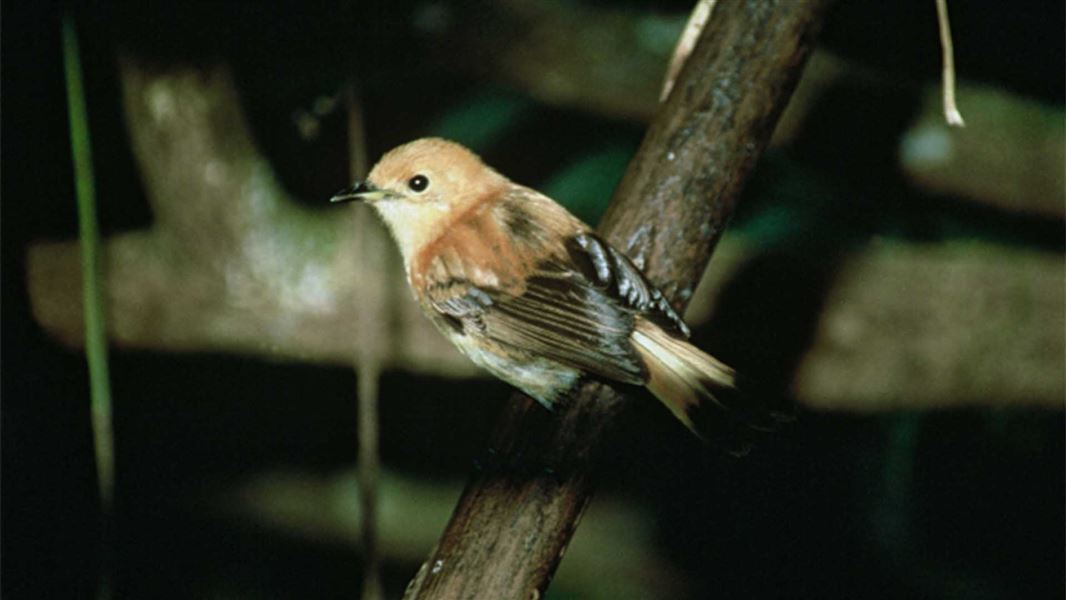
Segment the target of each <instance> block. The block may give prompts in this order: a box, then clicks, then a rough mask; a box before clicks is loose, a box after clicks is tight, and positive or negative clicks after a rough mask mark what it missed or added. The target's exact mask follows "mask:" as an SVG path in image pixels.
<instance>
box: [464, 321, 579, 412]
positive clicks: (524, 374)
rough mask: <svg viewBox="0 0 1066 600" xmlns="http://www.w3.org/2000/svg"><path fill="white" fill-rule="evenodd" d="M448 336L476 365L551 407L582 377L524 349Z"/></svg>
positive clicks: (577, 372) (471, 338) (576, 372)
mask: <svg viewBox="0 0 1066 600" xmlns="http://www.w3.org/2000/svg"><path fill="white" fill-rule="evenodd" d="M448 338H449V339H450V340H451V341H452V343H453V344H455V346H456V347H457V348H459V351H460V352H462V353H463V354H465V355H466V356H467V357H468V358H470V360H472V361H474V363H475V364H477V365H478V366H480V367H482V368H484V369H486V370H487V371H489V372H490V373H492V374H493V375H495V376H496V377H499V378H500V379H502V380H504V381H506V382H507V383H509V384H511V385H513V386H515V387H516V388H518V389H520V390H522V391H523V392H525V393H526V394H528V395H529V396H531V397H532V398H533V399H535V400H537V401H538V402H540V403H541V404H543V405H544V406H546V407H548V408H551V407H552V404H553V403H554V402H555V401H556V399H558V397H559V396H560V395H561V394H564V393H565V392H567V391H568V390H570V389H571V388H572V387H573V386H574V384H575V383H577V380H578V379H579V378H580V377H581V372H580V371H578V370H577V369H574V368H572V367H567V366H565V365H561V364H559V363H558V362H556V361H554V360H550V359H547V358H543V357H538V356H533V355H531V354H529V353H528V352H524V351H522V350H521V349H510V348H504V347H501V346H500V345H499V344H496V343H494V342H487V341H485V340H483V339H479V338H476V337H474V336H471V335H464V334H459V333H451V332H449V333H448Z"/></svg>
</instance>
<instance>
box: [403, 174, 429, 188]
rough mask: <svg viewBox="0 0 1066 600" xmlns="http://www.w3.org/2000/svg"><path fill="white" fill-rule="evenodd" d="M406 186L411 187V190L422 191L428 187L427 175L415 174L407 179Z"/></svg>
mask: <svg viewBox="0 0 1066 600" xmlns="http://www.w3.org/2000/svg"><path fill="white" fill-rule="evenodd" d="M407 187H409V188H411V191H412V192H424V191H426V188H428V187H429V177H426V176H425V175H415V176H414V177H412V178H410V179H408V180H407Z"/></svg>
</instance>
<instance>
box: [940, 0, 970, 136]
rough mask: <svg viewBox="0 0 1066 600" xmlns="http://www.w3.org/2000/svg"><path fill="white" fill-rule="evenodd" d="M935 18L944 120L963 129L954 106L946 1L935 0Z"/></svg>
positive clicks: (953, 78)
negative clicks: (937, 29) (942, 71)
mask: <svg viewBox="0 0 1066 600" xmlns="http://www.w3.org/2000/svg"><path fill="white" fill-rule="evenodd" d="M936 16H937V22H938V23H939V25H940V50H941V54H942V55H943V61H944V73H943V85H944V119H946V120H947V122H948V125H953V126H955V127H964V126H965V125H966V122H965V121H963V120H962V113H960V112H959V107H958V106H956V105H955V48H954V45H953V44H952V43H951V22H950V21H949V20H948V0H936Z"/></svg>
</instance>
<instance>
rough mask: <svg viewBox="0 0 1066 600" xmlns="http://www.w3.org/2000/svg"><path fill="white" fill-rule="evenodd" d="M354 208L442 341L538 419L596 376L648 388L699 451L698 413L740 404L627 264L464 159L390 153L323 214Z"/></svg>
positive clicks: (442, 153) (440, 149)
mask: <svg viewBox="0 0 1066 600" xmlns="http://www.w3.org/2000/svg"><path fill="white" fill-rule="evenodd" d="M351 200H359V201H363V202H367V203H369V204H370V205H371V206H373V207H374V208H375V209H376V210H377V212H378V214H380V215H381V217H382V219H384V221H385V223H386V224H387V225H388V227H389V229H390V230H391V231H392V235H393V237H394V238H395V239H396V243H397V244H398V245H399V247H400V252H401V254H402V255H403V261H404V265H405V267H406V269H407V281H408V282H409V283H410V285H411V289H412V290H413V291H414V294H415V297H416V299H417V300H418V302H419V304H420V305H421V306H422V310H423V311H424V312H425V313H426V315H427V316H428V317H429V319H430V320H431V321H433V323H434V324H435V325H436V326H437V328H438V329H440V331H441V332H442V333H443V334H444V335H445V336H447V337H448V339H450V340H451V341H452V343H454V344H455V345H456V346H457V347H458V348H459V350H461V351H462V352H463V354H465V355H466V356H468V357H469V358H470V359H471V360H473V361H474V362H475V363H477V364H478V365H480V366H482V367H484V368H485V369H487V370H488V371H489V372H491V373H492V374H493V375H495V376H497V377H499V378H500V379H503V380H504V381H506V382H508V383H510V384H511V385H514V386H515V387H517V388H519V389H520V390H522V391H523V392H525V393H526V394H529V395H530V396H532V397H533V398H535V399H536V400H538V401H539V402H540V403H541V404H543V405H544V406H546V407H548V408H551V407H552V405H553V404H554V403H555V402H556V401H557V400H559V399H560V398H561V397H562V396H564V395H565V394H566V393H567V392H568V391H569V390H571V389H572V388H573V387H574V386H575V384H576V383H577V382H578V380H579V378H581V377H582V376H585V375H592V376H596V377H600V378H603V379H607V380H610V381H616V382H622V383H626V384H633V385H638V386H645V387H647V388H648V390H650V391H651V393H652V394H654V395H655V396H656V397H657V398H659V400H661V401H662V403H663V404H665V405H666V407H667V408H669V409H670V411H671V412H673V414H674V415H676V416H677V418H678V419H680V420H681V422H682V423H684V424H685V426H687V427H688V428H689V429H691V430H692V431H693V432H695V433H696V434H697V435H700V436H701V437H703V436H704V434H705V433H706V431H707V430H708V429H709V427H707V426H705V425H703V424H702V423H705V422H706V417H707V413H706V411H703V410H701V409H705V408H707V407H708V406H709V407H713V408H715V409H718V410H715V411H712V412H714V413H719V414H723V415H724V414H725V413H726V411H725V408H726V406H727V405H729V406H733V405H734V404H735V398H734V393H733V392H734V385H735V383H734V372H733V370H732V369H730V368H729V367H727V366H726V365H724V364H722V363H721V362H719V361H718V360H716V359H715V358H714V357H712V356H710V355H708V354H706V353H704V352H702V351H700V350H699V349H698V348H696V347H695V346H693V345H692V344H690V343H688V341H686V340H687V338H688V335H689V330H688V327H687V326H686V325H685V323H684V322H683V321H682V320H681V318H680V317H678V315H677V313H675V312H674V310H673V308H671V306H670V304H669V302H667V301H666V299H665V298H664V297H663V295H662V293H661V292H660V291H659V290H658V289H656V288H655V287H654V286H653V285H652V284H651V283H649V282H648V280H647V279H646V278H645V277H644V275H643V274H642V273H641V272H640V270H639V269H637V267H636V266H634V265H633V263H632V262H631V261H630V260H629V259H628V258H626V256H625V255H623V254H622V253H621V252H619V251H618V250H616V249H614V248H612V247H611V246H610V244H608V243H607V242H606V241H604V240H603V239H602V238H600V237H599V236H597V235H596V234H595V233H594V232H593V231H592V230H591V229H589V227H588V226H587V225H585V224H584V223H582V222H581V221H580V220H578V219H577V218H576V217H574V216H573V215H571V214H570V213H569V212H568V211H567V210H566V209H565V208H563V207H562V206H560V205H559V204H557V203H556V202H555V201H553V200H552V199H550V198H548V197H547V196H545V195H543V194H540V193H538V192H536V191H534V190H532V189H530V188H527V187H524V186H521V185H518V184H516V183H514V182H512V181H510V180H509V179H507V178H506V177H504V176H503V175H501V174H499V173H497V172H496V171H495V170H493V169H492V168H490V167H488V166H486V165H485V164H484V163H483V162H481V159H480V158H478V156H476V155H475V154H474V153H472V152H470V151H469V150H467V149H466V148H464V147H463V146H461V145H459V144H456V143H454V142H449V141H446V140H442V139H436V138H427V139H421V140H417V141H414V142H411V143H408V144H404V145H402V146H399V147H398V148H395V149H393V150H392V151H390V152H388V153H387V154H385V156H383V157H382V158H381V160H380V161H379V162H378V163H377V164H376V165H375V166H374V168H373V169H372V170H371V171H370V175H369V177H368V178H367V180H366V181H364V182H362V183H358V184H356V185H355V186H354V187H352V188H351V189H347V190H344V191H342V192H340V193H338V194H337V195H336V196H334V197H333V198H332V200H331V201H332V202H345V201H351ZM701 412H702V413H704V415H703V416H702V417H701V418H697V416H698V415H699V414H700V413H701ZM727 420H728V419H727ZM712 427H713V428H714V429H717V427H716V426H713V425H712Z"/></svg>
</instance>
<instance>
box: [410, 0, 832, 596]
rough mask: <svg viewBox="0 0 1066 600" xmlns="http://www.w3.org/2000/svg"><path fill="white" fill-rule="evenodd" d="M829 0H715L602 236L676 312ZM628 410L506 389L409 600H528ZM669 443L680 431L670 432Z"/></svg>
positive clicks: (612, 400)
mask: <svg viewBox="0 0 1066 600" xmlns="http://www.w3.org/2000/svg"><path fill="white" fill-rule="evenodd" d="M825 4H826V2H824V1H820V0H818V1H811V2H794V1H792V0H746V1H743V2H741V1H739V0H738V1H731V2H722V3H719V4H718V6H717V7H716V8H715V12H714V14H712V15H711V18H710V20H709V22H708V24H707V25H706V26H705V27H704V30H703V33H702V34H701V35H700V37H699V41H698V43H697V45H696V48H695V49H694V50H693V52H692V55H691V56H690V57H689V59H688V61H687V64H686V65H685V67H684V68H683V69H682V71H681V73H680V75H679V76H678V79H677V82H676V84H675V86H674V89H673V91H672V92H671V93H670V95H669V97H668V98H667V100H666V102H665V103H664V104H663V106H662V107H661V108H660V110H659V112H658V114H657V115H656V117H655V119H654V120H653V122H652V124H651V126H650V129H649V131H648V133H647V135H646V136H645V138H644V141H643V143H642V144H641V147H640V149H639V150H638V152H637V155H636V157H635V158H634V159H633V161H632V163H630V166H629V169H628V171H627V173H626V176H625V177H624V178H623V180H622V183H621V185H620V186H619V188H618V190H617V192H616V194H615V197H614V201H613V202H612V206H611V208H610V209H609V211H608V214H607V215H606V216H605V217H604V220H603V222H602V224H601V226H600V231H601V233H603V234H604V235H605V236H606V237H607V239H609V240H610V241H611V242H612V243H614V244H615V245H616V246H617V247H618V248H620V249H621V250H623V251H625V252H626V253H627V254H629V256H630V257H631V258H633V259H634V260H635V261H636V262H637V263H638V264H639V265H641V266H642V268H643V269H644V271H645V273H646V274H647V275H648V277H649V278H650V279H651V280H652V281H653V282H655V283H656V284H658V285H659V286H660V287H661V289H662V291H663V293H664V294H666V295H667V297H669V298H670V299H671V301H672V302H673V303H674V304H675V306H676V307H678V308H684V306H685V305H686V304H687V302H688V300H689V298H690V297H691V295H692V290H693V289H694V287H695V285H696V283H697V282H698V280H699V277H700V275H701V274H702V272H703V269H704V267H705V265H706V263H707V260H708V259H709V258H710V254H711V252H712V251H713V249H714V246H715V244H716V243H717V241H718V239H719V238H720V236H721V234H722V231H723V229H724V227H725V224H726V222H727V221H728V219H729V217H730V215H731V214H732V211H733V207H734V206H735V204H736V201H737V197H738V195H739V193H740V191H741V188H742V186H743V183H744V181H745V179H746V177H747V175H748V174H749V173H750V171H751V169H752V167H753V166H754V164H755V161H756V159H757V158H758V156H759V155H760V154H761V152H762V150H763V149H764V148H765V146H766V143H767V141H768V140H769V137H770V133H771V132H772V130H773V126H774V124H775V123H776V121H777V118H778V116H779V115H780V113H781V110H782V109H783V108H784V106H785V104H786V103H787V101H788V98H789V95H790V94H791V92H792V89H793V88H794V87H795V83H796V81H797V79H798V77H799V74H800V71H801V70H802V66H803V64H804V62H805V60H806V58H807V56H808V54H809V52H810V49H811V45H812V41H813V38H814V36H815V33H816V31H817V29H818V24H819V23H820V20H821V14H822V12H823V9H824V6H825ZM625 405H626V400H625V398H624V396H622V395H621V394H619V393H618V392H617V391H615V390H614V389H613V388H611V387H608V386H606V385H603V384H601V383H598V382H588V383H586V384H584V385H583V386H582V387H581V388H580V390H579V391H578V392H577V393H576V394H575V396H574V398H573V399H572V400H571V401H570V402H568V403H567V404H565V405H564V406H562V407H560V408H559V409H558V410H557V411H556V412H555V413H554V414H550V413H548V412H547V411H544V410H543V409H542V408H540V407H539V406H537V405H536V403H535V402H533V401H532V400H530V399H529V398H527V397H525V396H522V395H521V394H516V396H515V398H514V399H513V401H512V402H511V404H510V405H509V407H508V409H507V410H506V411H505V414H504V415H503V418H502V420H501V422H500V424H499V425H498V427H497V429H496V431H495V433H494V435H493V439H492V446H491V448H490V451H489V454H488V455H489V456H490V457H491V460H489V461H488V462H487V464H482V465H479V467H478V469H477V470H476V471H475V473H474V474H473V477H472V479H471V481H470V483H469V484H468V485H467V487H466V489H465V490H464V492H463V495H462V497H461V498H460V500H459V505H458V507H457V508H456V510H455V512H454V513H453V515H452V518H451V520H450V522H449V523H448V526H447V528H446V529H445V531H444V534H443V536H442V537H441V539H440V541H439V542H438V544H437V546H436V548H435V549H434V550H433V551H432V552H431V554H430V556H429V558H428V559H427V560H426V562H425V563H424V564H423V565H422V568H421V569H420V570H419V572H418V574H417V575H416V576H415V578H414V580H413V581H412V582H411V584H410V585H409V586H408V589H407V593H406V594H405V597H406V598H475V597H478V598H523V599H524V598H539V597H541V596H542V595H543V593H544V590H545V589H546V588H547V586H548V583H549V582H550V581H551V577H552V575H553V574H554V572H555V569H556V567H557V566H558V564H559V562H560V560H562V556H563V553H564V552H565V550H566V546H567V544H568V543H569V541H570V538H571V536H572V535H573V533H574V530H575V529H576V528H577V525H578V521H579V520H580V518H581V514H582V513H583V511H584V509H585V507H586V506H587V505H588V502H589V499H590V497H591V494H592V491H593V487H594V486H593V479H594V474H595V470H596V465H597V462H598V458H599V457H600V456H601V455H602V453H603V452H604V451H605V450H606V448H608V447H609V446H610V444H611V432H612V431H613V430H614V428H615V424H616V423H617V419H618V415H619V414H620V413H621V411H622V409H623V408H624V407H625ZM678 435H683V434H682V433H681V430H680V428H679V433H678Z"/></svg>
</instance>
